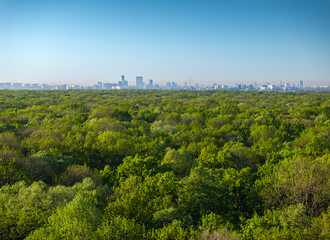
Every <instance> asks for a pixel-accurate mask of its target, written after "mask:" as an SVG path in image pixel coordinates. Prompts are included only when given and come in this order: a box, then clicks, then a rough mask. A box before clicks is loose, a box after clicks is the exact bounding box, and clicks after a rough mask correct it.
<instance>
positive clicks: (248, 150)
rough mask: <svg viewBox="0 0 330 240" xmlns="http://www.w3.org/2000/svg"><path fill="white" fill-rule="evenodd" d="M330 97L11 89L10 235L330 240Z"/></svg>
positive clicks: (3, 125)
mask: <svg viewBox="0 0 330 240" xmlns="http://www.w3.org/2000/svg"><path fill="white" fill-rule="evenodd" d="M329 96H330V93H329V92H327V93H315V92H314V93H312V92H295V93H279V92H252V91H251V92H241V91H138V90H136V91H134V90H120V91H101V90H100V91H97V90H88V91H84V90H70V91H27V90H22V91H9V90H2V91H0V187H1V188H0V239H25V238H26V239H162V240H164V239H228V240H229V239H233V240H234V239H235V240H236V239H330V227H329V225H330V213H329V210H330V209H329V208H328V206H329V199H330V181H329V176H330V174H329V169H330V168H329V166H330V165H329V164H330V158H329V157H330V152H329V149H330V148H329V147H330V139H329V132H330V101H329Z"/></svg>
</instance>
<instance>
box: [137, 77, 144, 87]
mask: <svg viewBox="0 0 330 240" xmlns="http://www.w3.org/2000/svg"><path fill="white" fill-rule="evenodd" d="M136 88H137V89H143V88H144V83H143V77H140V76H139V77H136Z"/></svg>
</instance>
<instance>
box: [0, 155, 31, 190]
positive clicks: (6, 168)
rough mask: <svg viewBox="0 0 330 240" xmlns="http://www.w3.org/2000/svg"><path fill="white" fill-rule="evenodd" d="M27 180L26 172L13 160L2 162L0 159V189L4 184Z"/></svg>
mask: <svg viewBox="0 0 330 240" xmlns="http://www.w3.org/2000/svg"><path fill="white" fill-rule="evenodd" d="M21 180H27V176H26V171H25V169H23V168H22V167H21V166H20V165H19V164H17V163H16V160H15V159H14V158H10V159H7V160H3V159H2V158H0V187H1V186H3V185H6V184H13V183H15V182H18V181H21Z"/></svg>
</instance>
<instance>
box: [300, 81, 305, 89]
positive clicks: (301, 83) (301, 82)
mask: <svg viewBox="0 0 330 240" xmlns="http://www.w3.org/2000/svg"><path fill="white" fill-rule="evenodd" d="M299 87H300V88H303V87H304V82H303V81H302V80H300V82H299Z"/></svg>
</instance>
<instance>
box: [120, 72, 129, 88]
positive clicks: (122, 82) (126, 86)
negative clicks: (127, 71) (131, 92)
mask: <svg viewBox="0 0 330 240" xmlns="http://www.w3.org/2000/svg"><path fill="white" fill-rule="evenodd" d="M118 85H119V88H120V89H127V88H128V82H127V81H126V80H125V76H124V75H122V76H121V80H120V81H119V82H118Z"/></svg>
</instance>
